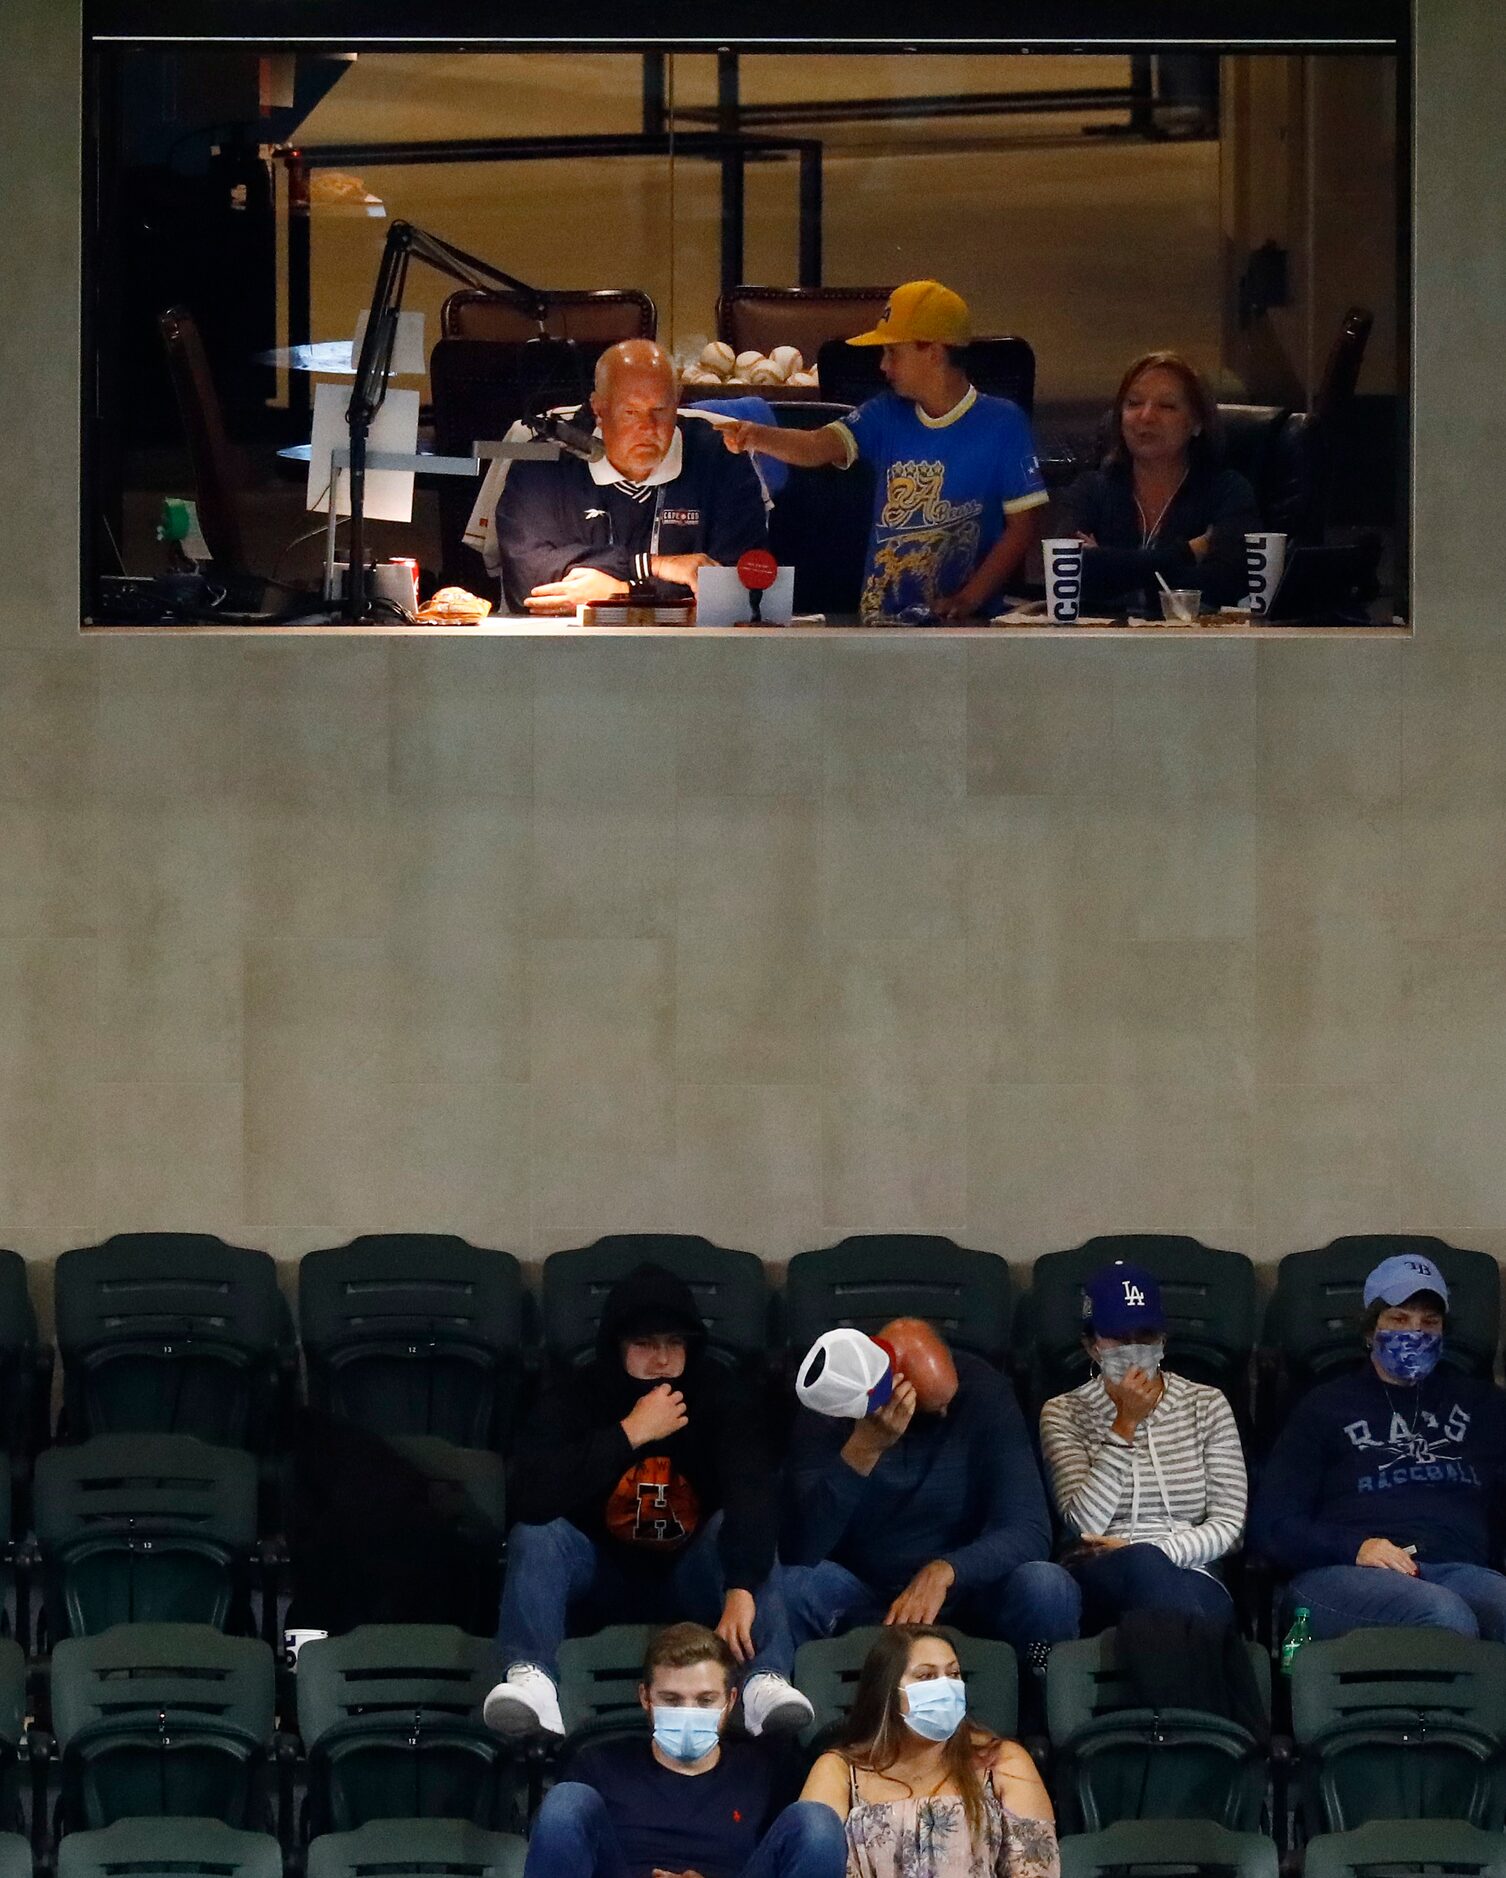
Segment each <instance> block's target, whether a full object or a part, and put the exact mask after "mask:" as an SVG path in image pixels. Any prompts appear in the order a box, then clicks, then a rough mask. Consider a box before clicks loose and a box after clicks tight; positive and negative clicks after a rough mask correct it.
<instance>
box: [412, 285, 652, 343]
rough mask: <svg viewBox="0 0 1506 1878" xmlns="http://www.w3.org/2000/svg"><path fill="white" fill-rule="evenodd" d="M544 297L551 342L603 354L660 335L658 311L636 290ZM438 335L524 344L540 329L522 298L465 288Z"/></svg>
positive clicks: (447, 309) (453, 299) (443, 315)
mask: <svg viewBox="0 0 1506 1878" xmlns="http://www.w3.org/2000/svg"><path fill="white" fill-rule="evenodd" d="M543 297H544V300H545V301H546V302H547V305H546V309H545V318H544V328H545V331H546V333H547V334H548V335H549V337H550V338H551V339H576V340H579V341H580V342H581V343H582V344H586V343H590V344H593V345H595V346H596V347H597V349H598V351H599V350H601V349H602V348H604V347H606V346H611V345H615V344H616V343H617V342H618V340H620V339H652V338H653V337H654V336H655V334H656V333H657V332H658V330H659V311H658V308H657V307H656V306H655V305H654V303H653V301H652V300H651V299H650V298H649V296H648V295H647V294H646V293H644V292H643V291H642V290H641V289H640V288H637V287H602V288H594V289H589V290H588V289H584V288H582V289H580V290H575V289H562V290H561V291H559V292H556V293H547V294H545V295H544V296H543ZM439 330H440V333H441V335H442V337H444V338H446V339H510V340H524V339H532V338H533V337H534V336H535V335H536V334H537V332H538V330H539V327H538V321H537V320H536V319H535V318H534V316H533V312H532V310H531V309H530V307H529V305H528V302H527V301H526V300H525V299H524V298H523V297H522V295H520V294H515V293H501V292H499V293H481V292H478V291H477V290H476V289H474V288H470V287H464V288H462V289H461V290H460V291H459V292H458V293H452V294H451V295H450V296H449V298H448V299H447V300H446V301H445V303H444V306H443V307H442V308H441V310H440V315H439Z"/></svg>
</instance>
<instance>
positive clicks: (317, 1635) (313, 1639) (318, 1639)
mask: <svg viewBox="0 0 1506 1878" xmlns="http://www.w3.org/2000/svg"><path fill="white" fill-rule="evenodd" d="M328 1635H329V1632H328V1631H327V1630H285V1631H284V1632H283V1633H282V1660H283V1661H284V1662H285V1663H286V1664H287V1666H288V1668H289V1669H293V1668H296V1667H297V1663H298V1652H299V1651H300V1650H301V1649H302V1648H303V1646H304V1644H306V1643H322V1642H323V1641H324V1639H325V1638H326V1637H327V1636H328Z"/></svg>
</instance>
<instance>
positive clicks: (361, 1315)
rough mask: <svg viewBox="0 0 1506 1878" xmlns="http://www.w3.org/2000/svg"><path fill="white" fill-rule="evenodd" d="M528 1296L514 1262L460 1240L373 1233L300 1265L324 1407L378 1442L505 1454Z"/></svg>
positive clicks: (312, 1379) (312, 1383) (310, 1366)
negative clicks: (422, 1442) (415, 1438)
mask: <svg viewBox="0 0 1506 1878" xmlns="http://www.w3.org/2000/svg"><path fill="white" fill-rule="evenodd" d="M526 1303H527V1300H526V1297H525V1293H524V1289H523V1274H522V1268H521V1267H520V1266H519V1264H518V1261H517V1260H516V1259H515V1258H514V1257H513V1256H512V1254H511V1253H510V1252H495V1251H489V1250H484V1249H482V1248H481V1247H478V1246H473V1245H469V1244H467V1242H466V1241H465V1240H464V1239H460V1238H457V1237H455V1235H454V1234H453V1233H391V1234H377V1233H369V1234H366V1235H364V1236H363V1237H361V1238H359V1239H353V1240H352V1241H351V1242H350V1244H349V1245H346V1246H338V1247H335V1248H332V1249H331V1250H329V1251H324V1252H310V1253H308V1254H307V1255H306V1256H305V1257H304V1258H303V1259H302V1260H301V1261H300V1262H299V1266H298V1321H299V1328H300V1331H301V1334H302V1338H303V1348H304V1355H305V1358H306V1360H307V1370H308V1391H309V1401H310V1402H311V1403H312V1405H313V1406H314V1407H315V1408H321V1409H324V1410H326V1411H327V1412H328V1413H329V1414H331V1415H336V1416H339V1417H340V1419H341V1420H342V1421H348V1422H354V1423H355V1424H356V1426H357V1427H360V1428H369V1429H370V1430H371V1431H372V1433H374V1434H379V1435H434V1436H438V1437H439V1438H440V1439H441V1440H444V1441H450V1442H453V1443H454V1444H455V1445H456V1446H457V1447H461V1448H494V1447H496V1446H498V1445H499V1443H500V1442H501V1439H502V1437H503V1435H504V1434H505V1432H506V1429H507V1425H508V1421H509V1418H510V1414H511V1410H512V1406H513V1403H514V1401H515V1399H516V1395H517V1390H518V1383H519V1379H520V1377H521V1375H522V1370H523V1351H524V1346H525V1341H526V1337H525V1309H526Z"/></svg>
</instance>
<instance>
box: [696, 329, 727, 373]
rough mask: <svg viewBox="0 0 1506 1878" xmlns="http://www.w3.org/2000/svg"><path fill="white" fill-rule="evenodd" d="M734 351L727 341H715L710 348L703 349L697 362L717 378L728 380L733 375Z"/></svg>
mask: <svg viewBox="0 0 1506 1878" xmlns="http://www.w3.org/2000/svg"><path fill="white" fill-rule="evenodd" d="M733 356H734V355H733V351H732V348H731V346H729V345H728V344H727V342H726V340H725V339H713V340H712V342H711V344H710V345H709V346H706V347H704V348H703V349H702V352H701V356H700V359H699V360H698V361H697V362H698V363H699V364H700V365H702V366H704V367H705V369H706V370H707V371H708V372H710V373H712V374H713V376H715V377H717V378H726V377H728V376H729V375H730V374H731V371H732V361H733Z"/></svg>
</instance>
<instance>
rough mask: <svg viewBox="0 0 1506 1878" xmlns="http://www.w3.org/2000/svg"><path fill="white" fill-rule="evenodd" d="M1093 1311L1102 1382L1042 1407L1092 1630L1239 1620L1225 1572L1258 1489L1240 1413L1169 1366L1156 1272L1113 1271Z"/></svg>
mask: <svg viewBox="0 0 1506 1878" xmlns="http://www.w3.org/2000/svg"><path fill="white" fill-rule="evenodd" d="M1084 1313H1085V1318H1086V1322H1085V1326H1084V1331H1085V1334H1084V1338H1083V1341H1084V1344H1085V1346H1086V1348H1087V1351H1088V1355H1089V1356H1090V1357H1091V1358H1092V1360H1093V1365H1094V1371H1093V1375H1092V1376H1091V1378H1090V1379H1089V1380H1088V1381H1087V1382H1085V1383H1084V1384H1083V1385H1082V1387H1081V1388H1080V1389H1073V1390H1071V1391H1069V1393H1068V1394H1066V1395H1059V1396H1055V1397H1053V1398H1052V1400H1051V1401H1049V1402H1048V1403H1047V1404H1046V1406H1045V1408H1044V1409H1042V1411H1041V1449H1042V1452H1043V1454H1044V1456H1045V1460H1046V1467H1047V1469H1048V1471H1049V1474H1050V1478H1051V1491H1052V1494H1053V1496H1054V1498H1055V1500H1056V1507H1057V1511H1058V1512H1059V1513H1060V1514H1061V1517H1062V1520H1063V1523H1064V1524H1065V1525H1066V1526H1067V1527H1068V1529H1069V1530H1070V1531H1071V1533H1072V1534H1073V1535H1074V1537H1073V1542H1072V1547H1071V1550H1070V1551H1069V1552H1068V1554H1067V1556H1066V1558H1065V1560H1064V1561H1063V1562H1064V1563H1065V1564H1066V1565H1067V1566H1068V1567H1069V1568H1070V1569H1071V1571H1072V1573H1073V1575H1074V1576H1075V1577H1076V1579H1077V1581H1078V1583H1079V1584H1080V1585H1081V1586H1082V1591H1083V1606H1084V1609H1083V1629H1084V1630H1085V1631H1087V1630H1090V1629H1096V1628H1101V1627H1102V1626H1103V1625H1105V1624H1112V1623H1115V1622H1117V1621H1118V1619H1119V1618H1120V1617H1121V1616H1122V1615H1123V1614H1124V1612H1125V1611H1129V1610H1146V1609H1153V1610H1180V1611H1189V1610H1190V1611H1196V1612H1199V1613H1200V1614H1202V1615H1203V1616H1206V1617H1211V1618H1227V1617H1230V1616H1231V1615H1232V1612H1233V1605H1232V1602H1231V1600H1230V1597H1229V1594H1228V1592H1227V1591H1226V1590H1225V1589H1224V1586H1223V1584H1222V1582H1221V1581H1220V1579H1219V1578H1218V1576H1217V1575H1216V1573H1215V1572H1214V1570H1213V1569H1212V1568H1213V1566H1214V1565H1215V1563H1216V1561H1217V1560H1219V1559H1221V1558H1223V1557H1225V1556H1226V1555H1227V1554H1228V1553H1230V1552H1232V1551H1233V1550H1234V1548H1235V1547H1236V1546H1237V1545H1238V1544H1239V1541H1240V1537H1241V1535H1242V1533H1243V1532H1244V1524H1245V1503H1246V1500H1247V1498H1248V1492H1249V1486H1248V1481H1247V1479H1246V1476H1245V1460H1244V1453H1243V1450H1242V1449H1241V1447H1240V1444H1239V1431H1238V1429H1237V1428H1236V1427H1235V1425H1234V1415H1233V1412H1232V1410H1231V1409H1230V1407H1229V1404H1228V1403H1227V1402H1226V1401H1225V1399H1224V1397H1223V1396H1222V1395H1221V1394H1220V1393H1219V1391H1218V1390H1217V1389H1212V1388H1209V1387H1208V1386H1207V1384H1205V1383H1197V1382H1189V1381H1188V1380H1187V1378H1186V1377H1185V1376H1178V1375H1176V1374H1175V1373H1174V1372H1172V1371H1170V1370H1167V1369H1164V1368H1163V1367H1162V1358H1163V1357H1164V1355H1165V1350H1166V1316H1165V1312H1164V1311H1163V1309H1162V1305H1161V1290H1160V1286H1159V1285H1158V1284H1157V1283H1156V1281H1155V1279H1154V1278H1153V1277H1152V1276H1151V1274H1150V1273H1149V1272H1146V1271H1142V1270H1140V1269H1139V1267H1137V1266H1133V1265H1122V1264H1116V1265H1111V1266H1108V1267H1107V1268H1106V1269H1105V1270H1104V1271H1101V1272H1099V1273H1097V1274H1096V1276H1095V1277H1094V1278H1093V1279H1092V1280H1091V1281H1090V1283H1089V1284H1088V1286H1087V1293H1086V1299H1085V1303H1084Z"/></svg>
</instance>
